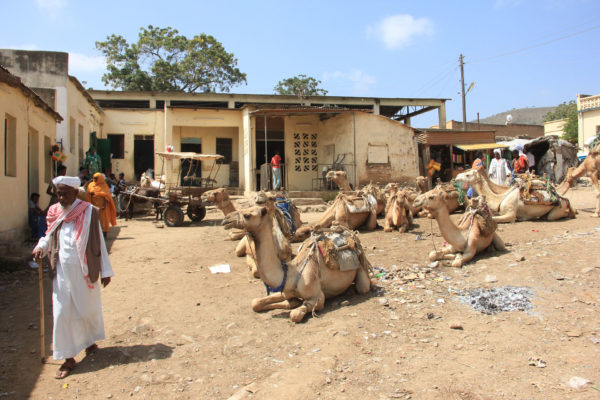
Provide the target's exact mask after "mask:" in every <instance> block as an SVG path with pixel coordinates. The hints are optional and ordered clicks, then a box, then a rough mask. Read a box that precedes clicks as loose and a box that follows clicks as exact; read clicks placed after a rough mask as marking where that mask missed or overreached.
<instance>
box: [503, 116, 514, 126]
mask: <svg viewBox="0 0 600 400" xmlns="http://www.w3.org/2000/svg"><path fill="white" fill-rule="evenodd" d="M511 122H512V115H511V114H508V115H507V116H506V123H505V124H504V125H508V124H510V123H511Z"/></svg>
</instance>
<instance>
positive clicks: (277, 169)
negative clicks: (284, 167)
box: [271, 150, 281, 190]
mask: <svg viewBox="0 0 600 400" xmlns="http://www.w3.org/2000/svg"><path fill="white" fill-rule="evenodd" d="M280 164H281V156H280V155H279V151H278V150H275V155H274V156H273V157H272V158H271V167H272V168H273V190H279V189H281V165H280Z"/></svg>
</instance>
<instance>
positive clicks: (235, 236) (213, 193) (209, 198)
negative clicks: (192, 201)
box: [200, 188, 245, 257]
mask: <svg viewBox="0 0 600 400" xmlns="http://www.w3.org/2000/svg"><path fill="white" fill-rule="evenodd" d="M200 198H201V199H202V203H210V204H214V205H215V206H217V208H218V209H219V210H221V211H222V212H223V215H224V216H225V215H227V214H229V213H230V212H234V211H235V206H234V205H233V202H232V201H231V200H230V199H229V193H227V190H226V189H225V188H218V189H212V190H208V191H206V192H204V193H202V196H201V197H200ZM243 237H244V232H243V231H241V230H237V229H234V230H232V231H231V232H229V238H230V239H231V240H240V239H242V238H243ZM243 246H244V248H245V244H244V245H243ZM239 257H243V255H241V256H239Z"/></svg>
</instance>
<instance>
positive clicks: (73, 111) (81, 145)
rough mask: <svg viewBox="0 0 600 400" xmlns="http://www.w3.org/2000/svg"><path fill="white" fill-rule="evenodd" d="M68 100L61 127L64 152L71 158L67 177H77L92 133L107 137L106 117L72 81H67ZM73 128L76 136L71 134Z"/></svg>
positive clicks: (68, 160)
mask: <svg viewBox="0 0 600 400" xmlns="http://www.w3.org/2000/svg"><path fill="white" fill-rule="evenodd" d="M66 99H67V104H66V113H64V114H61V115H63V117H64V121H62V123H61V124H59V126H61V127H62V132H63V136H62V137H63V152H64V153H65V154H67V155H68V157H69V158H68V159H67V161H66V165H67V175H77V174H78V173H79V167H80V166H81V165H82V164H83V161H84V159H85V152H86V151H87V150H88V149H89V147H90V132H96V136H97V137H98V138H103V137H105V136H102V123H103V118H104V116H103V115H100V113H98V111H97V110H96V108H94V107H93V106H92V105H91V104H90V103H89V101H88V99H87V98H86V97H85V96H84V95H83V94H82V93H81V92H80V91H79V90H78V89H77V87H75V85H74V84H73V82H71V81H70V80H69V81H67V87H66ZM72 128H74V135H72V134H71V129H72ZM65 131H66V135H65V134H64V132H65ZM71 140H73V143H72V142H71ZM71 149H73V151H71ZM102 167H103V168H104V167H106V166H102Z"/></svg>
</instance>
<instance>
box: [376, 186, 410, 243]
mask: <svg viewBox="0 0 600 400" xmlns="http://www.w3.org/2000/svg"><path fill="white" fill-rule="evenodd" d="M411 225H412V212H411V211H410V205H409V204H408V199H407V191H405V190H400V191H399V190H397V189H396V190H394V189H392V191H391V192H390V197H389V198H388V201H387V204H386V206H385V224H384V227H383V230H384V231H385V232H391V231H392V230H394V228H398V230H399V231H400V232H401V233H402V232H406V231H407V230H408V229H410V226H411Z"/></svg>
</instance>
